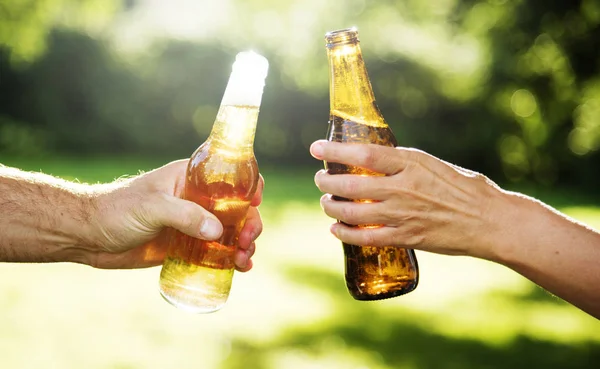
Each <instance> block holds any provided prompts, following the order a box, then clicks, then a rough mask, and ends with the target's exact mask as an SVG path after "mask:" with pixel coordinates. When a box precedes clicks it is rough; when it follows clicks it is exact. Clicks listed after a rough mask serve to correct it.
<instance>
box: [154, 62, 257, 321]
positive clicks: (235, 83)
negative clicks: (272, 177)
mask: <svg viewBox="0 0 600 369" xmlns="http://www.w3.org/2000/svg"><path fill="white" fill-rule="evenodd" d="M267 69H268V62H267V60H266V59H265V58H264V57H262V56H260V55H258V54H256V53H254V52H242V53H239V54H238V55H237V57H236V60H235V62H234V64H233V67H232V72H231V75H230V77H229V82H228V83H227V88H226V90H225V93H224V95H223V100H222V101H221V106H220V108H219V112H218V113H217V118H216V120H215V122H214V125H213V128H212V132H211V133H210V136H209V137H208V139H207V140H206V141H205V142H204V143H203V144H202V145H201V146H200V147H199V148H198V149H197V150H196V151H195V152H194V153H193V155H192V157H191V158H190V161H189V164H188V167H187V173H186V182H185V189H184V194H183V198H184V199H186V200H190V201H193V202H195V203H197V204H199V205H201V206H202V207H204V208H205V209H206V210H208V211H210V212H212V213H213V214H214V215H216V217H217V218H218V219H219V220H220V221H221V223H222V224H223V234H222V236H221V238H219V239H218V240H216V241H205V240H201V239H197V238H193V237H190V236H188V235H185V234H183V233H181V232H179V231H176V230H174V229H168V230H167V235H166V239H167V241H166V242H168V247H167V255H166V258H165V261H164V264H163V267H162V270H161V274H160V282H159V289H160V293H161V295H162V296H163V297H164V298H165V300H167V301H168V302H169V303H171V304H173V305H175V306H177V307H179V308H181V309H184V310H187V311H190V312H195V313H209V312H213V311H216V310H219V309H220V308H221V307H222V306H223V305H224V304H225V302H226V301H227V298H228V296H229V291H230V289H231V283H232V278H233V271H234V263H233V255H234V252H235V250H236V248H237V246H238V237H239V234H240V231H241V229H242V227H243V226H244V222H245V219H246V214H247V212H248V209H249V207H250V202H251V200H252V197H253V196H254V194H255V192H256V189H257V187H258V181H259V172H258V164H257V162H256V158H255V156H254V134H255V130H256V123H257V120H258V111H259V107H260V102H261V98H262V93H263V87H264V84H265V77H266V76H267Z"/></svg>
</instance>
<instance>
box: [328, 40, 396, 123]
mask: <svg viewBox="0 0 600 369" xmlns="http://www.w3.org/2000/svg"><path fill="white" fill-rule="evenodd" d="M337 38H338V39H339V38H340V36H339V35H337ZM327 41H328V43H327V57H328V60H329V98H330V109H331V114H332V115H337V116H340V117H341V118H343V119H348V120H352V121H356V122H358V123H363V124H367V125H370V126H377V127H382V126H387V124H386V123H385V120H384V119H383V116H382V114H381V112H380V111H379V108H378V107H377V104H376V103H375V95H374V94H373V88H372V87H371V81H370V80H369V75H368V73H367V68H366V66H365V62H364V60H363V57H362V52H361V49H360V44H359V41H358V37H357V36H356V37H354V38H348V37H346V38H343V39H341V40H336V39H333V40H330V39H328V40H327Z"/></svg>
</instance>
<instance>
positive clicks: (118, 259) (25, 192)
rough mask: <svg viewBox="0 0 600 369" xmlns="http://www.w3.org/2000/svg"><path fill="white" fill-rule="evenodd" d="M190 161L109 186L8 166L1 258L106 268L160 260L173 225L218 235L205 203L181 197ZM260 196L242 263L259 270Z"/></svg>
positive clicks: (2, 181) (1, 184) (3, 171)
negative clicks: (255, 260)
mask: <svg viewBox="0 0 600 369" xmlns="http://www.w3.org/2000/svg"><path fill="white" fill-rule="evenodd" d="M186 167H187V160H178V161H174V162H171V163H169V164H167V165H165V166H163V167H160V168H158V169H155V170H153V171H150V172H148V173H144V174H142V175H139V176H136V177H132V178H128V179H123V180H118V181H114V182H112V183H107V184H97V185H87V184H81V183H73V182H68V181H65V180H62V179H59V178H55V177H52V176H49V175H45V174H41V173H30V172H24V171H20V170H18V169H15V168H9V167H3V166H0V262H60V261H68V262H78V263H84V264H88V265H91V266H94V267H98V268H140V267H149V266H155V265H160V264H161V263H162V260H163V259H164V256H165V252H166V246H167V242H166V240H165V239H164V238H162V237H161V235H162V233H161V231H162V230H163V229H164V228H165V227H172V228H175V229H177V230H179V231H181V232H183V233H185V234H187V235H189V236H192V237H196V238H202V239H206V240H214V239H217V238H219V237H220V235H221V233H222V231H223V227H222V225H221V223H220V222H219V220H218V219H217V218H216V217H215V216H214V215H213V214H211V213H210V212H208V211H207V210H205V209H204V208H202V207H201V206H199V205H197V204H195V203H193V202H191V201H187V200H184V199H182V198H181V197H180V195H181V193H182V192H183V188H184V185H183V184H184V182H185V181H184V180H185V172H186ZM263 186H264V181H263V180H262V177H261V181H260V184H259V189H258V191H257V193H256V195H255V196H254V198H253V200H252V203H251V207H250V209H249V211H248V216H247V218H246V223H245V225H244V227H243V229H242V232H241V234H240V242H239V248H238V249H237V250H236V253H235V255H234V263H235V264H236V268H237V269H238V270H239V271H242V272H245V271H248V270H250V269H251V268H252V260H251V259H250V258H251V257H252V255H253V254H254V251H255V242H254V241H255V240H256V238H257V237H258V236H259V235H260V233H261V232H262V221H261V218H260V214H259V212H258V209H257V207H258V206H259V205H260V202H261V200H262V189H263Z"/></svg>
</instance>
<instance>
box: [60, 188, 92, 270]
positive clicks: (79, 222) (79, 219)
mask: <svg viewBox="0 0 600 369" xmlns="http://www.w3.org/2000/svg"><path fill="white" fill-rule="evenodd" d="M72 204H74V205H75V206H74V207H73V208H71V209H69V210H70V211H71V214H66V212H65V214H64V215H63V214H61V218H62V222H61V223H62V226H61V228H60V230H58V232H57V233H58V234H60V235H61V236H64V237H62V242H59V248H60V254H59V259H60V260H58V261H65V262H76V263H80V264H88V265H90V264H91V263H92V259H93V255H94V254H95V250H96V249H97V244H98V242H97V238H98V237H97V231H96V230H95V228H96V224H97V218H98V216H97V196H96V195H95V194H94V193H93V192H92V191H89V189H86V190H83V191H77V192H76V193H74V200H73V202H72Z"/></svg>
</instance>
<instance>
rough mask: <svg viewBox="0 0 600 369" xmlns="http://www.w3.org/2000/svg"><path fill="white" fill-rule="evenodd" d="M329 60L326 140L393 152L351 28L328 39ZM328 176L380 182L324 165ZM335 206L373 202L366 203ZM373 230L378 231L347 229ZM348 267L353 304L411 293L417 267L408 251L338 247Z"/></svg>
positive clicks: (336, 165) (357, 172)
mask: <svg viewBox="0 0 600 369" xmlns="http://www.w3.org/2000/svg"><path fill="white" fill-rule="evenodd" d="M325 39H326V43H327V44H326V45H327V56H328V60H329V67H330V74H329V81H330V83H329V95H330V119H329V131H328V133H327V140H329V141H335V142H345V143H362V144H377V145H384V146H390V147H395V146H397V145H398V143H397V141H396V138H395V137H394V134H393V133H392V131H391V129H390V128H389V126H388V124H387V123H386V121H385V119H384V118H383V115H382V114H381V112H380V111H379V108H378V106H377V104H376V103H375V96H374V94H373V89H372V87H371V82H370V80H369V76H368V74H367V69H366V67H365V63H364V60H363V57H362V52H361V49H360V45H359V41H358V32H357V30H356V29H355V28H351V29H345V30H339V31H334V32H330V33H328V34H327V35H326V37H325ZM325 168H326V169H327V170H328V173H330V174H354V175H365V176H383V175H384V174H381V173H376V172H374V171H372V170H369V169H366V168H361V167H356V166H351V165H346V164H340V163H331V162H325ZM334 199H335V200H338V201H355V202H361V203H369V202H372V200H370V199H344V198H340V197H336V196H334ZM346 225H347V226H351V227H361V228H375V227H381V225H376V224H375V225H348V224H346ZM342 244H343V249H344V258H345V262H346V285H347V287H348V291H349V292H350V294H351V295H352V296H353V297H354V298H355V299H357V300H379V299H384V298H389V297H394V296H399V295H402V294H405V293H408V292H410V291H412V290H414V289H415V288H416V286H417V283H418V265H417V260H416V257H415V254H414V251H413V250H411V249H403V248H397V247H392V246H388V247H374V246H371V245H350V244H347V243H342Z"/></svg>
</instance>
